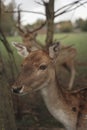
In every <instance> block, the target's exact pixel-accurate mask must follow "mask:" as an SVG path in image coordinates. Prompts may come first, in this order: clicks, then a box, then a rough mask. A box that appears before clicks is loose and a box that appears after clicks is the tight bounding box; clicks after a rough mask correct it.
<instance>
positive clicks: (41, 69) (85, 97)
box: [12, 46, 87, 130]
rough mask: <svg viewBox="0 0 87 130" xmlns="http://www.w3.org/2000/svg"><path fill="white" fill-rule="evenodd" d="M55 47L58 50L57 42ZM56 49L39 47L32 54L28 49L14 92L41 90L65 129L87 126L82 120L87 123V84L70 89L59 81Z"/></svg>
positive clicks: (83, 129)
mask: <svg viewBox="0 0 87 130" xmlns="http://www.w3.org/2000/svg"><path fill="white" fill-rule="evenodd" d="M22 49H23V50H24V48H22ZM55 50H56V53H57V50H58V46H56V47H55ZM24 51H25V50H24ZM19 53H20V52H19ZM56 53H54V52H52V48H51V49H50V48H49V52H48V51H44V50H36V51H32V52H30V54H28V52H27V50H26V54H25V55H26V58H25V59H24V62H23V64H22V70H21V73H20V74H19V77H18V78H17V80H16V82H15V84H14V85H13V87H12V88H13V92H14V93H15V94H20V95H24V94H27V93H31V92H33V91H40V92H41V95H42V97H43V99H44V101H45V104H46V106H47V108H48V110H49V112H50V113H51V114H52V115H53V117H55V118H56V119H57V120H58V121H60V122H61V123H62V124H63V125H64V127H65V129H66V130H87V125H86V127H85V126H84V124H83V121H84V122H86V124H87V88H85V89H82V90H78V91H74V92H69V91H67V90H64V89H63V88H62V87H61V86H60V85H59V82H58V80H57V75H58V74H57V73H56V69H55V68H56V67H55V66H56V62H58V61H57V60H58V59H57V57H56ZM21 55H23V54H21ZM25 55H23V56H24V57H25ZM79 125H82V127H81V126H79Z"/></svg>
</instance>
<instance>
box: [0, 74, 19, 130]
mask: <svg viewBox="0 0 87 130" xmlns="http://www.w3.org/2000/svg"><path fill="white" fill-rule="evenodd" d="M13 113H14V111H13V105H12V99H11V92H10V88H9V85H8V84H7V82H6V79H5V78H4V76H3V75H0V130H17V129H16V124H15V118H14V114H13Z"/></svg>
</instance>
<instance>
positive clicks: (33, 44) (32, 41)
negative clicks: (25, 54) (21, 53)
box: [17, 22, 46, 52]
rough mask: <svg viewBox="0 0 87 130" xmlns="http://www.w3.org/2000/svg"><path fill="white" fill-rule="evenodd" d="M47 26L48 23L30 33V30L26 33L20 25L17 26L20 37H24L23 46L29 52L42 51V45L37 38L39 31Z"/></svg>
mask: <svg viewBox="0 0 87 130" xmlns="http://www.w3.org/2000/svg"><path fill="white" fill-rule="evenodd" d="M45 24H46V22H44V23H42V24H41V25H40V26H39V27H38V28H36V29H34V30H32V31H29V29H26V31H24V30H23V29H22V28H21V27H20V26H19V25H18V26H17V28H18V30H19V32H20V35H21V37H22V41H23V44H24V46H26V48H27V50H28V51H29V52H30V51H33V50H37V49H41V45H40V43H39V42H38V41H37V40H36V36H37V31H38V30H40V29H41V28H42V27H43V26H44V25H45Z"/></svg>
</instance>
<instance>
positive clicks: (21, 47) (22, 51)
mask: <svg viewBox="0 0 87 130" xmlns="http://www.w3.org/2000/svg"><path fill="white" fill-rule="evenodd" d="M12 46H14V47H15V48H16V49H17V52H18V54H19V55H21V56H22V57H27V56H28V55H29V52H28V51H27V48H26V47H25V46H24V45H23V44H22V43H18V42H12Z"/></svg>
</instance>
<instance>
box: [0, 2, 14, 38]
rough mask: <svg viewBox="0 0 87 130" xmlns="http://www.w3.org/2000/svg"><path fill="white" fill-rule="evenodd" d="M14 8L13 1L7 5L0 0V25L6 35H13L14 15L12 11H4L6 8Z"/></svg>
mask: <svg viewBox="0 0 87 130" xmlns="http://www.w3.org/2000/svg"><path fill="white" fill-rule="evenodd" d="M13 9H14V3H13V2H11V3H10V4H9V5H5V4H4V3H3V2H2V6H1V19H0V23H1V24H0V26H1V28H2V29H3V31H4V33H5V34H6V35H13V34H14V30H15V28H14V25H15V20H14V15H13V14H12V13H6V12H5V11H6V10H13Z"/></svg>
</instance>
